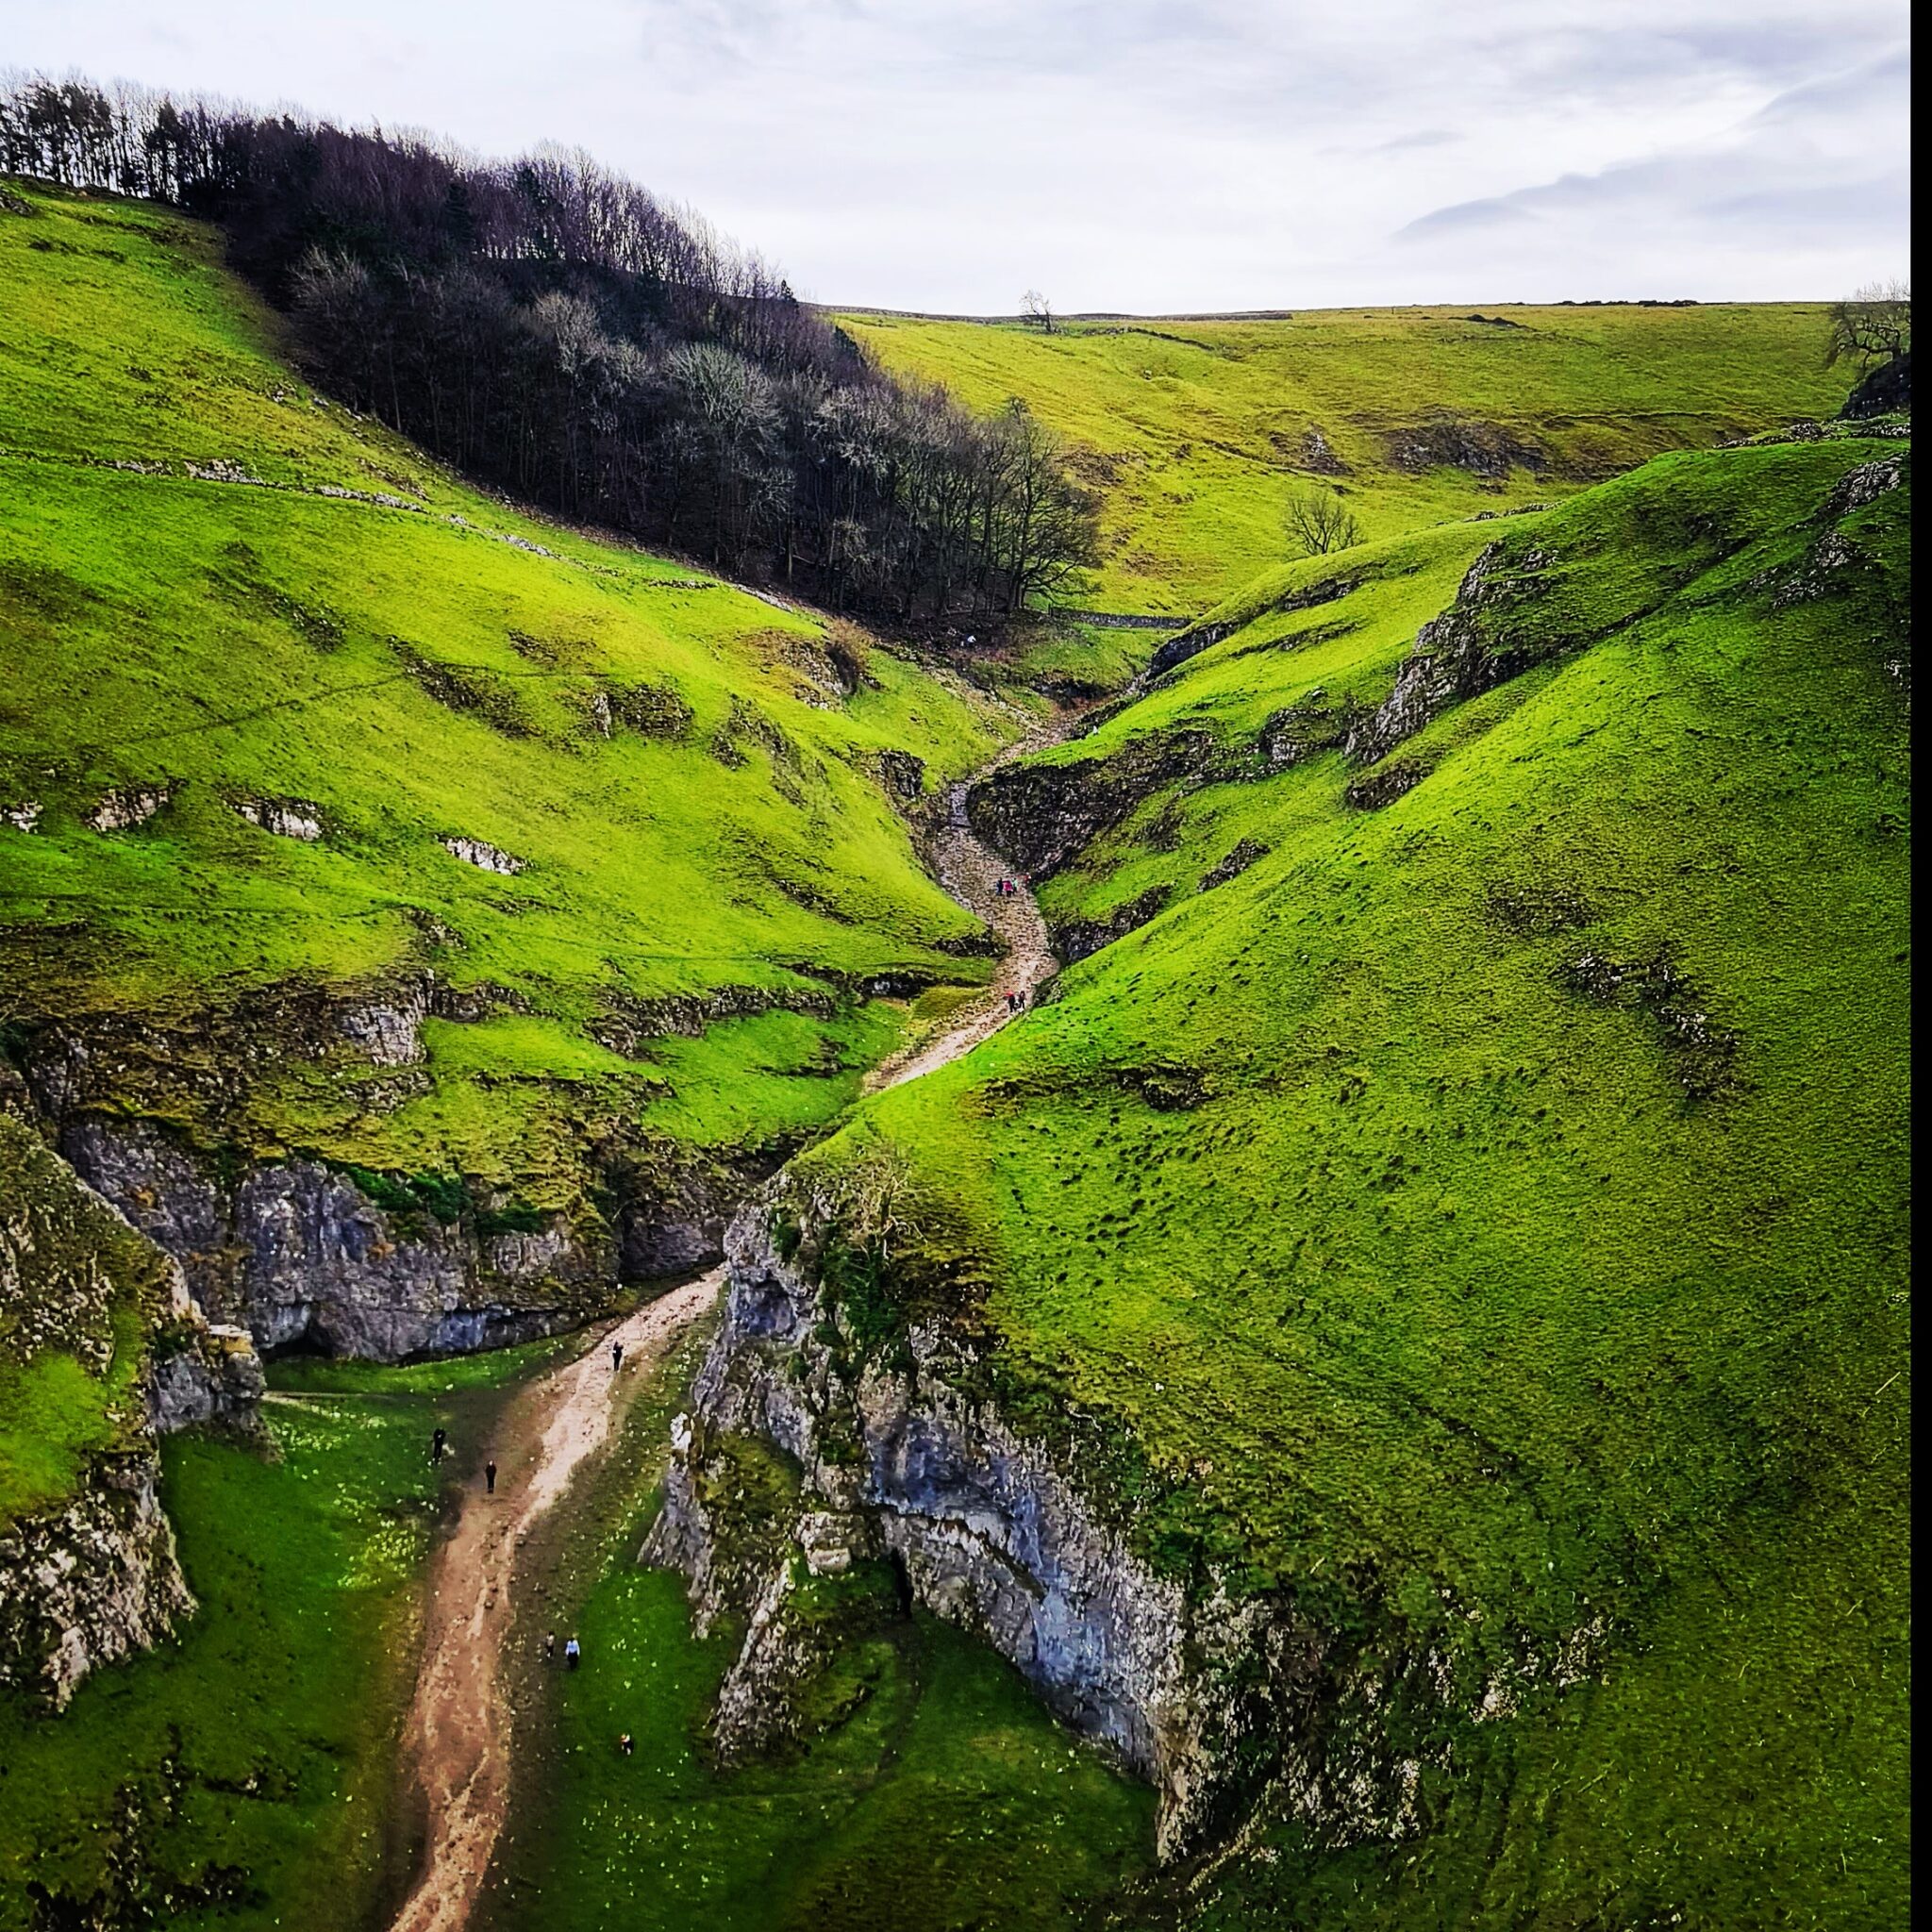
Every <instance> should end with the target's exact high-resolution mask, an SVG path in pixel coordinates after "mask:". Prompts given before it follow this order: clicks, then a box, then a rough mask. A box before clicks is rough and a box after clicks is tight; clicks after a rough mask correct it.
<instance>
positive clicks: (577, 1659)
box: [563, 1637, 584, 1671]
mask: <svg viewBox="0 0 1932 1932" xmlns="http://www.w3.org/2000/svg"><path fill="white" fill-rule="evenodd" d="M583 1660H584V1654H583V1652H582V1651H581V1650H579V1649H578V1648H577V1641H576V1639H575V1637H573V1638H572V1639H571V1641H569V1642H568V1643H566V1644H565V1645H564V1646H563V1667H564V1669H565V1670H567V1671H574V1670H575V1669H576V1667H577V1666H578V1665H579V1664H580V1663H582V1662H583Z"/></svg>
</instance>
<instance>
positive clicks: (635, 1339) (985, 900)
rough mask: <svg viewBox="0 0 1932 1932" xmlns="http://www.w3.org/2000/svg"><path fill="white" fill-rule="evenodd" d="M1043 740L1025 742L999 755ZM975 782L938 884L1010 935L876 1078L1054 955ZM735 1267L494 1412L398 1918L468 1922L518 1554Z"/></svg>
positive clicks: (915, 1066) (420, 1690)
mask: <svg viewBox="0 0 1932 1932" xmlns="http://www.w3.org/2000/svg"><path fill="white" fill-rule="evenodd" d="M1040 741H1041V740H1040V739H1038V738H1029V739H1028V740H1025V741H1023V743H1022V744H1021V745H1018V746H1015V747H1013V748H1012V749H1011V750H1009V751H1008V753H1007V754H1006V755H1005V757H1004V758H1000V759H998V760H996V761H995V762H996V763H1005V762H1006V759H1007V758H1012V757H1015V756H1017V755H1018V753H1019V752H1020V751H1021V750H1031V749H1033V748H1034V745H1035V744H1036V743H1038V742H1040ZM988 769H989V770H991V769H992V767H991V766H990V767H988ZM976 775H983V774H976ZM973 782H974V780H971V779H968V780H962V781H960V782H959V783H958V784H956V785H953V786H951V787H949V788H948V791H947V792H946V798H945V814H944V818H943V821H942V823H941V824H940V826H939V827H938V829H937V830H936V832H935V833H934V834H933V838H932V843H931V857H932V862H933V867H934V871H935V872H936V874H937V875H938V877H939V880H940V883H941V885H942V886H944V887H945V889H946V891H948V892H950V893H951V894H952V895H953V897H954V898H956V899H958V901H959V903H960V904H961V905H962V906H965V907H966V908H968V909H969V910H971V911H973V912H975V913H977V914H978V915H979V917H980V918H982V919H983V920H985V921H986V923H987V924H989V925H990V926H991V928H992V930H993V932H994V933H995V934H996V935H997V936H998V938H999V939H1000V941H1002V943H1003V945H1004V947H1005V952H1004V957H1003V958H1002V960H1001V964H1000V968H999V970H998V972H996V973H995V974H994V975H993V980H992V984H991V987H990V988H988V990H987V991H985V992H983V993H981V994H978V995H976V996H975V997H974V999H972V1000H970V1001H968V1002H967V1003H966V1004H965V1005H963V1006H962V1007H960V1008H958V1010H957V1011H956V1012H955V1013H954V1014H953V1015H952V1016H951V1018H950V1019H949V1021H948V1023H947V1024H946V1026H945V1028H944V1030H943V1031H941V1033H940V1034H939V1035H938V1036H937V1037H935V1038H932V1039H929V1040H927V1041H924V1042H921V1043H919V1044H918V1045H916V1046H914V1047H913V1048H911V1049H909V1050H908V1051H907V1052H906V1053H905V1054H903V1055H900V1056H895V1057H894V1058H891V1059H889V1060H887V1061H885V1062H884V1063H883V1064H882V1065H881V1066H880V1067H878V1068H877V1069H876V1070H875V1071H874V1074H872V1076H871V1078H870V1079H869V1080H868V1081H867V1083H866V1087H867V1091H873V1092H875V1091H879V1090H880V1089H883V1088H886V1087H893V1086H897V1085H899V1084H900V1083H901V1082H903V1081H907V1080H914V1079H917V1078H918V1077H919V1076H920V1075H921V1074H929V1073H931V1072H932V1071H933V1070H934V1069H935V1068H938V1067H942V1066H945V1065H948V1064H949V1063H950V1062H952V1061H954V1060H957V1059H958V1058H960V1057H961V1056H962V1055H964V1054H967V1053H970V1052H971V1051H972V1050H973V1048H974V1047H975V1046H977V1045H978V1044H979V1042H980V1041H982V1040H985V1039H986V1038H988V1037H989V1036H990V1035H991V1034H992V1033H995V1032H997V1031H998V1030H999V1028H1000V1027H1001V1026H1003V1025H1005V1024H1007V1022H1008V1020H1010V1019H1012V1018H1014V1017H1015V1008H1014V1007H1012V1006H1011V1005H1009V1003H1008V995H1009V994H1017V995H1018V996H1019V1010H1024V1007H1025V1006H1026V1005H1029V1004H1030V1003H1031V1001H1032V998H1033V995H1034V993H1035V992H1036V991H1038V990H1039V988H1040V987H1041V985H1043V984H1044V983H1045V981H1046V980H1048V979H1049V978H1051V977H1052V976H1053V974H1054V973H1055V972H1056V971H1057V970H1058V962H1057V961H1056V960H1055V959H1054V957H1053V954H1052V953H1051V952H1050V951H1049V950H1048V946H1047V938H1046V923H1045V921H1044V920H1043V919H1042V918H1041V912H1040V908H1039V907H1038V906H1037V905H1036V904H1035V903H1034V900H1033V896H1032V894H1031V892H1030V891H1027V889H1026V887H1025V885H1024V882H1022V881H1019V880H1014V882H1013V883H1014V887H1015V890H1014V891H1012V892H1011V893H1010V894H1002V893H1001V892H1000V891H999V890H998V887H999V882H1000V880H1001V879H1002V878H1010V877H1011V874H1010V872H1009V870H1008V867H1007V865H1006V863H1005V861H1004V860H1003V859H1001V858H1000V857H999V856H998V854H996V853H995V852H993V851H992V850H991V847H990V846H988V845H986V844H985V843H983V842H982V841H980V840H979V839H978V838H977V837H976V836H975V835H974V831H973V828H972V826H971V825H970V824H968V822H967V817H966V793H967V791H968V789H969V787H970V785H971V784H972V783H973ZM723 1286H724V1268H723V1267H722V1266H721V1267H718V1268H714V1269H712V1270H711V1271H710V1272H709V1273H708V1274H704V1275H702V1276H700V1277H699V1278H698V1279H697V1280H695V1281H691V1282H687V1283H686V1284H685V1285H684V1286H683V1287H682V1288H678V1289H675V1290H673V1291H671V1292H670V1293H669V1294H667V1295H663V1296H660V1297H659V1298H658V1300H656V1301H654V1302H651V1303H650V1304H648V1305H647V1306H646V1307H641V1308H640V1309H639V1310H638V1311H637V1312H636V1313H635V1314H632V1315H628V1316H626V1317H625V1318H624V1319H623V1320H622V1321H619V1322H616V1323H612V1324H607V1325H606V1326H604V1327H601V1328H599V1329H598V1330H596V1331H595V1332H594V1333H593V1336H592V1339H591V1342H590V1345H589V1346H588V1348H587V1349H586V1350H585V1352H584V1353H583V1354H581V1355H578V1356H576V1357H574V1358H573V1359H571V1360H570V1361H568V1362H566V1363H564V1364H563V1365H561V1366H560V1367H558V1368H555V1369H552V1370H550V1371H549V1372H548V1373H546V1374H542V1375H540V1376H539V1377H537V1378H536V1379H535V1380H534V1381H532V1382H530V1383H529V1384H527V1385H526V1386H525V1388H524V1389H522V1390H521V1391H518V1393H517V1394H516V1395H515V1396H514V1397H512V1399H511V1401H510V1403H509V1405H508V1407H507V1409H506V1410H505V1412H504V1415H503V1417H502V1419H501V1421H500V1422H499V1423H498V1424H497V1428H496V1431H495V1434H494V1436H493V1439H492V1441H493V1444H494V1454H495V1457H496V1462H497V1485H496V1493H495V1494H494V1495H489V1494H486V1493H484V1491H482V1490H481V1489H480V1488H478V1487H474V1486H473V1487H472V1489H471V1490H470V1491H468V1492H467V1493H466V1494H465V1496H464V1498H463V1502H462V1507H461V1510H460V1513H459V1515H458V1520H457V1525H456V1528H455V1530H454V1531H453V1532H452V1533H451V1535H450V1536H449V1537H448V1538H447V1539H446V1540H445V1541H443V1543H442V1544H441V1546H440V1547H439V1548H438V1550H437V1552H436V1555H435V1557H433V1558H432V1561H431V1566H430V1575H429V1599H428V1608H427V1612H426V1615H425V1630H424V1640H423V1658H422V1663H421V1666H420V1668H419V1672H418V1675H417V1679H416V1691H415V1695H414V1698H413V1699H412V1701H411V1703H410V1707H409V1713H408V1720H407V1722H406V1724H405V1727H404V1734H403V1751H404V1757H405V1765H406V1769H407V1773H408V1777H409V1778H410V1780H411V1782H412V1783H413V1785H414V1787H415V1788H416V1790H419V1791H420V1793H421V1794H422V1799H423V1802H424V1804H425V1807H426V1810H427V1829H426V1842H425V1854H424V1860H423V1867H422V1870H421V1872H420V1873H419V1874H418V1876H417V1878H416V1880H415V1883H414V1885H413V1887H412V1889H411V1890H410V1892H409V1895H408V1899H407V1900H406V1901H405V1903H404V1905H403V1907H402V1909H401V1910H400V1911H399V1912H398V1913H397V1915H396V1917H395V1920H394V1922H393V1932H461V1928H463V1927H465V1926H467V1925H468V1924H469V1922H470V1918H471V1914H472V1912H473V1911H474V1909H475V1904H476V1900H477V1897H478V1895H479V1894H480V1892H481V1890H482V1887H483V1880H484V1877H485V1875H486V1874H487V1873H488V1872H489V1869H490V1862H491V1857H493V1855H494V1853H495V1849H496V1843H497V1840H498V1839H499V1837H500V1836H501V1835H502V1831H503V1825H504V1819H505V1816H506V1813H507V1808H508V1802H509V1790H510V1766H511V1751H512V1743H513V1739H512V1735H511V1722H512V1721H511V1714H510V1708H509V1700H508V1686H507V1683H506V1679H505V1669H504V1651H505V1642H506V1639H507V1638H508V1633H509V1629H510V1625H511V1623H512V1620H513V1618H514V1614H515V1608H516V1597H515V1587H516V1583H517V1580H518V1578H517V1569H518V1558H519V1554H520V1552H521V1551H522V1549H523V1546H524V1545H525V1542H526V1541H528V1540H529V1538H530V1535H531V1533H532V1531H533V1530H534V1529H535V1528H536V1526H537V1524H539V1522H540V1521H541V1519H542V1518H543V1517H544V1516H545V1515H546V1514H547V1513H548V1512H549V1511H550V1510H552V1509H553V1508H555V1507H557V1505H558V1503H559V1502H562V1501H564V1500H565V1499H566V1498H567V1497H568V1496H569V1494H570V1491H571V1489H572V1486H573V1484H574V1483H575V1479H576V1478H577V1476H578V1474H580V1473H581V1472H582V1470H583V1468H584V1466H585V1464H586V1463H587V1462H588V1461H589V1460H590V1458H591V1457H593V1456H594V1455H595V1454H596V1453H597V1451H599V1450H600V1449H602V1448H603V1447H604V1446H605V1444H607V1443H608V1442H609V1441H612V1440H613V1439H614V1438H615V1436H616V1435H617V1432H618V1427H619V1425H620V1424H621V1423H622V1421H623V1418H624V1416H625V1412H626V1410H627V1409H628V1407H629V1406H630V1403H631V1401H632V1400H633V1398H634V1397H635V1396H636V1395H637V1394H638V1393H639V1392H640V1391H641V1390H642V1388H643V1386H644V1382H645V1379H646V1372H647V1370H648V1369H649V1368H650V1367H651V1366H652V1365H653V1364H655V1363H656V1362H658V1361H659V1360H661V1359H662V1357H664V1355H665V1354H666V1353H667V1352H668V1351H669V1349H670V1348H671V1346H672V1344H673V1343H674V1342H675V1341H676V1340H677V1338H678V1337H679V1336H680V1335H681V1334H683V1333H684V1331H685V1330H686V1329H687V1328H689V1327H690V1326H691V1324H692V1323H693V1322H695V1321H696V1320H698V1318H699V1317H700V1316H702V1315H703V1314H704V1313H705V1312H706V1310H707V1309H708V1308H709V1307H711V1306H712V1305H713V1304H714V1303H715V1302H716V1301H717V1299H718V1296H719V1293H720V1291H721V1290H722V1289H723ZM614 1343H618V1344H622V1346H623V1351H624V1354H623V1367H622V1368H621V1369H613V1367H612V1357H611V1349H612V1345H613V1344H614Z"/></svg>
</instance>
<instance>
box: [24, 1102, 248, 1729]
mask: <svg viewBox="0 0 1932 1932" xmlns="http://www.w3.org/2000/svg"><path fill="white" fill-rule="evenodd" d="M62 1364H71V1365H72V1367H73V1368H78V1369H79V1370H80V1372H81V1373H82V1374H83V1375H84V1376H86V1378H87V1386H88V1388H89V1389H91V1391H92V1398H91V1399H92V1402H93V1403H94V1404H95V1405H97V1407H98V1417H97V1419H96V1420H95V1421H94V1423H93V1424H92V1428H91V1429H89V1430H88V1431H86V1432H85V1436H84V1438H83V1440H81V1441H78V1442H76V1443H75V1444H74V1445H73V1446H72V1447H70V1448H68V1450H67V1455H68V1459H69V1460H70V1461H71V1463H72V1472H71V1474H70V1475H69V1476H68V1477H67V1478H66V1479H65V1480H64V1481H60V1482H58V1483H53V1484H49V1483H48V1482H47V1481H46V1480H45V1479H44V1478H42V1481H41V1483H40V1485H39V1487H38V1488H36V1489H31V1490H28V1491H22V1492H18V1493H14V1494H12V1495H11V1496H10V1498H8V1499H6V1507H0V1686H4V1687H6V1688H8V1689H10V1690H13V1691H20V1692H23V1693H25V1694H26V1695H28V1696H31V1697H35V1698H38V1699H40V1700H42V1701H44V1702H45V1703H47V1704H49V1705H51V1706H52V1707H55V1708H57V1709H58V1708H60V1707H64V1706H65V1705H66V1703H67V1702H68V1700H69V1699H70V1698H71V1697H72V1696H73V1695H74V1692H75V1690H76V1689H77V1688H78V1686H79V1685H80V1683H81V1681H82V1680H83V1679H84V1678H85V1677H86V1676H87V1674H88V1673H89V1672H91V1671H92V1670H94V1669H96V1668H97V1667H99V1666H100V1665H102V1664H106V1663H111V1662H113V1661H114V1660H115V1659H116V1658H118V1657H124V1656H125V1655H127V1654H128V1653H129V1652H130V1651H134V1650H138V1649H144V1648H146V1647H147V1646H149V1645H151V1644H154V1643H156V1642H158V1641H160V1640H161V1639H162V1638H164V1637H165V1636H167V1635H168V1634H169V1632H170V1631H171V1630H172V1629H173V1628H174V1626H175V1622H176V1620H177V1619H178V1618H180V1617H182V1616H184V1615H187V1614H189V1613H190V1612H192V1610H193V1608H194V1599H193V1597H192V1595H191V1593H190V1591H189V1589H188V1584H187V1581H186V1579H185V1578H184V1577H183V1575H182V1574H181V1567H180V1564H179V1562H178V1560H177V1558H176V1557H175V1538H174V1531H173V1529H172V1527H171V1526H170V1524H169V1523H168V1519H167V1515H166V1513H165V1511H164V1510H163V1509H162V1507H161V1503H160V1493H159V1481H160V1464H159V1459H158V1455H157V1448H156V1445H157V1440H158V1437H159V1436H161V1435H164V1434H166V1433H168V1432H169V1431H171V1430H174V1429H177V1428H184V1427H187V1426H189V1425H191V1424H214V1425H218V1426H221V1427H225V1428H228V1429H231V1430H235V1431H238V1432H241V1433H244V1434H248V1433H252V1432H253V1431H254V1430H255V1428H256V1427H257V1405H258V1402H259V1400H260V1396H261V1390H262V1377H261V1367H260V1363H259V1361H258V1358H257V1357H256V1354H255V1351H254V1348H253V1347H252V1345H251V1344H250V1342H249V1340H248V1337H247V1336H246V1334H245V1333H243V1332H242V1331H240V1330H237V1329H233V1328H211V1327H210V1326H209V1325H208V1323H207V1321H206V1320H205V1319H204V1318H203V1315H202V1313H201V1310H200V1309H199V1308H198V1307H196V1306H195V1304H194V1301H193V1299H192V1296H191V1294H190V1293H189V1291H188V1286H187V1283H186V1281H185V1279H184V1278H183V1276H182V1274H181V1272H180V1270H179V1269H178V1268H176V1267H175V1266H174V1265H173V1263H171V1262H170V1261H169V1259H168V1258H167V1257H166V1256H164V1255H163V1254H162V1253H161V1252H160V1251H159V1250H158V1248H157V1247H156V1246H155V1245H154V1244H153V1243H152V1242H150V1241H146V1240H144V1239H143V1238H142V1236H141V1235H140V1234H138V1233H137V1232H136V1231H135V1229H134V1228H133V1227H131V1226H130V1225H129V1224H128V1223H127V1222H126V1221H125V1219H124V1218H123V1217H122V1216H121V1215H120V1214H118V1213H117V1212H116V1211H115V1210H114V1209H113V1208H112V1207H110V1206H109V1205H108V1203H107V1202H105V1201H103V1200H102V1199H100V1197H99V1196H97V1195H96V1194H94V1193H93V1192H92V1191H90V1190H89V1189H88V1188H87V1187H86V1186H85V1185H83V1183H82V1182H81V1181H80V1179H79V1178H78V1176H77V1175H75V1173H74V1172H73V1170H72V1169H71V1168H70V1167H68V1166H67V1164H66V1163H65V1162H64V1161H62V1160H61V1159H59V1158H58V1156H56V1155H55V1154H54V1152H53V1151H52V1150H51V1149H50V1148H48V1147H47V1146H46V1145H45V1144H44V1143H43V1142H42V1141H41V1139H40V1138H39V1136H38V1135H37V1134H36V1133H35V1132H34V1131H33V1130H32V1128H31V1127H29V1126H27V1125H26V1124H25V1123H24V1122H22V1121H20V1120H18V1119H16V1118H14V1117H13V1116H11V1115H10V1114H6V1113H0V1374H5V1375H7V1376H9V1377H27V1378H31V1377H33V1376H35V1375H36V1374H39V1373H42V1372H43V1371H45V1370H46V1369H48V1368H50V1367H52V1368H54V1369H56V1371H57V1372H58V1371H59V1370H60V1368H61V1365H62ZM66 1373H67V1374H71V1369H69V1370H68V1371H67V1372H66ZM87 1399H89V1398H86V1397H79V1398H77V1397H76V1395H75V1392H74V1391H72V1389H71V1388H70V1390H69V1393H68V1395H67V1398H66V1403H65V1406H66V1407H68V1408H70V1409H72V1408H73V1407H74V1406H75V1402H76V1400H87ZM8 1420H10V1419H8Z"/></svg>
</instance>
